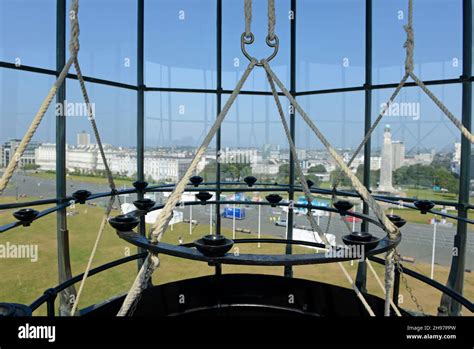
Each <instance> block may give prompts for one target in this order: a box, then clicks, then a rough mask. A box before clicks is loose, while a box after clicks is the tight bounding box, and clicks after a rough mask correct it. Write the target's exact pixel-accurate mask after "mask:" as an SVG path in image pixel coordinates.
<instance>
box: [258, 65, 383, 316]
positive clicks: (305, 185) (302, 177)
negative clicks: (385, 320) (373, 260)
mask: <svg viewBox="0 0 474 349" xmlns="http://www.w3.org/2000/svg"><path fill="white" fill-rule="evenodd" d="M266 75H267V79H268V83H269V84H270V88H271V90H272V94H273V98H274V99H275V104H276V105H277V109H278V114H279V115H280V119H281V123H282V125H283V129H284V131H285V135H286V138H287V140H288V144H289V146H290V151H291V154H292V156H293V157H294V159H295V161H294V163H295V167H296V171H297V173H298V177H299V180H300V183H301V186H302V188H303V192H304V194H305V196H306V200H307V201H308V204H311V203H312V202H313V200H314V197H313V194H312V193H311V190H310V189H309V187H308V183H307V182H306V177H305V175H304V173H303V169H302V168H301V165H300V163H299V160H298V153H297V151H296V147H295V143H294V142H293V138H292V137H291V133H290V129H289V127H288V123H287V122H286V119H285V114H284V112H283V108H282V106H281V102H280V98H279V97H278V93H277V90H276V88H275V83H274V82H273V80H272V78H271V77H270V75H269V73H268V71H267V72H266ZM306 218H307V219H308V221H309V223H310V225H311V228H312V231H313V234H314V233H315V232H316V233H317V234H318V235H319V238H320V239H321V241H323V243H324V244H325V245H326V246H328V247H330V244H329V241H328V239H327V237H326V235H325V234H324V233H323V232H322V231H321V228H320V227H319V225H318V224H317V223H316V220H315V219H314V217H313V215H312V213H311V210H310V209H308V210H307V212H306ZM315 241H316V236H315ZM338 265H339V267H340V268H341V270H342V271H343V272H344V274H345V275H346V278H347V279H348V280H349V282H350V284H351V286H352V289H353V290H354V291H355V293H356V295H357V297H358V298H359V299H360V301H361V302H362V305H363V306H364V307H365V309H366V310H367V312H368V313H369V314H370V315H371V316H375V314H374V312H373V310H372V308H371V307H370V305H369V304H368V303H367V301H366V299H365V297H364V295H363V294H362V292H360V290H359V288H358V287H357V285H356V284H355V283H354V281H353V280H352V278H351V277H350V275H349V273H348V272H347V270H346V268H345V267H344V265H343V264H342V263H341V262H338Z"/></svg>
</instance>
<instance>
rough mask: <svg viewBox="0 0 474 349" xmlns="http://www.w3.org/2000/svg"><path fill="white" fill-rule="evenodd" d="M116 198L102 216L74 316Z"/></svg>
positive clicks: (79, 291)
mask: <svg viewBox="0 0 474 349" xmlns="http://www.w3.org/2000/svg"><path fill="white" fill-rule="evenodd" d="M114 199H115V196H111V197H110V199H109V203H108V204H107V208H106V211H105V212H106V213H105V214H104V216H103V217H102V222H101V223H100V228H99V233H98V234H97V237H96V239H95V243H94V247H93V248H92V252H91V255H90V256H89V261H88V262H87V266H86V270H85V272H84V276H83V277H82V280H81V284H80V286H79V290H78V291H77V294H76V297H75V299H74V304H73V306H72V309H71V316H74V315H75V314H76V310H77V307H78V305H79V299H80V297H81V294H82V290H83V289H84V285H85V283H86V279H87V277H88V276H89V272H90V269H91V267H92V261H93V259H94V256H95V253H96V251H97V247H98V246H99V242H100V240H101V238H102V235H103V232H104V230H105V227H106V225H107V222H108V217H109V215H110V212H111V211H112V206H113V203H114V201H115V200H114Z"/></svg>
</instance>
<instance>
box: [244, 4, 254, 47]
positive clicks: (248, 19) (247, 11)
mask: <svg viewBox="0 0 474 349" xmlns="http://www.w3.org/2000/svg"><path fill="white" fill-rule="evenodd" d="M244 15H245V37H247V38H249V37H251V35H252V26H251V25H252V0H245V1H244Z"/></svg>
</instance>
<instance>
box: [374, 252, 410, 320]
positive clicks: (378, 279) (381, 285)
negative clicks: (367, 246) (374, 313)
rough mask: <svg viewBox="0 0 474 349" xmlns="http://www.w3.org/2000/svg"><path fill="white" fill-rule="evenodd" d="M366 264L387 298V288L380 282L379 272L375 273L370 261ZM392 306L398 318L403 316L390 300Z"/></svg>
mask: <svg viewBox="0 0 474 349" xmlns="http://www.w3.org/2000/svg"><path fill="white" fill-rule="evenodd" d="M365 262H366V263H367V265H368V266H369V269H370V271H371V272H372V274H373V275H374V278H375V280H376V281H377V283H378V285H379V286H380V288H381V289H382V291H383V293H384V296H385V294H386V291H385V287H384V286H383V284H382V281H381V280H380V278H379V276H378V275H377V272H376V271H375V269H374V267H373V266H372V263H371V262H370V260H368V259H366V260H365ZM390 305H391V306H392V308H393V310H394V311H395V314H397V316H402V314H401V313H400V310H398V307H397V306H396V305H395V303H394V302H393V300H392V299H391V298H390Z"/></svg>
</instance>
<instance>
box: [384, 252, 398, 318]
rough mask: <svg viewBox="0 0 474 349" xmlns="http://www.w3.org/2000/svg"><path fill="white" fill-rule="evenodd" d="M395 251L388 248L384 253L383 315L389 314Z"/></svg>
mask: <svg viewBox="0 0 474 349" xmlns="http://www.w3.org/2000/svg"><path fill="white" fill-rule="evenodd" d="M394 255H395V251H394V249H393V248H392V249H390V250H388V251H387V253H386V254H385V307H384V308H385V309H384V315H385V316H390V301H391V300H392V295H391V294H392V288H393V278H394V273H393V272H394V268H393V267H394V264H393V259H394Z"/></svg>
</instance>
